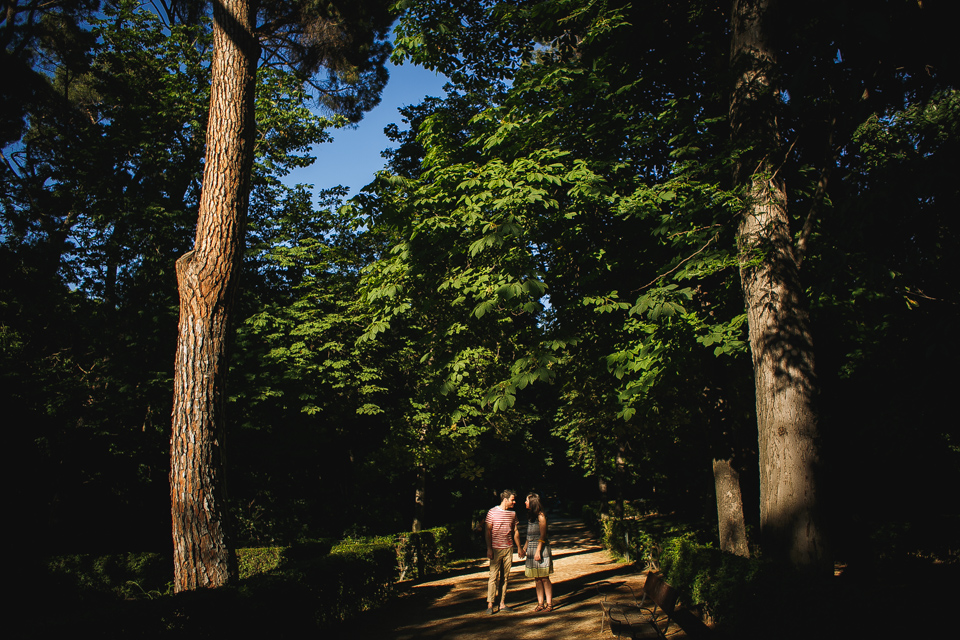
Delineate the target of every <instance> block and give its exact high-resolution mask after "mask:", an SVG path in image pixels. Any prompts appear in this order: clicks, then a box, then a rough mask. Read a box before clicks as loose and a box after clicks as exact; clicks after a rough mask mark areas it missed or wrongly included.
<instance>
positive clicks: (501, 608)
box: [500, 604, 513, 613]
mask: <svg viewBox="0 0 960 640" xmlns="http://www.w3.org/2000/svg"><path fill="white" fill-rule="evenodd" d="M500 611H504V612H506V613H513V607H508V606H507V605H505V604H502V605H500Z"/></svg>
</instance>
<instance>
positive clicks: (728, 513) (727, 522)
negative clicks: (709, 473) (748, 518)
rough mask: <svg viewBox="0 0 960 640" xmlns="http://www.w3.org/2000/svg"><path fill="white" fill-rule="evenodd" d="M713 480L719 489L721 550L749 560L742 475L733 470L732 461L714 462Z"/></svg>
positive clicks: (718, 507)
mask: <svg viewBox="0 0 960 640" xmlns="http://www.w3.org/2000/svg"><path fill="white" fill-rule="evenodd" d="M713 480H714V483H715V485H716V488H717V521H718V522H719V525H720V550H721V551H726V552H727V553H733V554H736V555H738V556H743V557H744V558H749V557H750V549H749V547H748V546H747V528H746V525H745V524H744V522H743V498H742V497H741V496H740V474H738V473H737V471H736V469H734V468H733V465H732V464H731V463H730V460H714V461H713Z"/></svg>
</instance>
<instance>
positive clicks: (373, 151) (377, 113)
mask: <svg viewBox="0 0 960 640" xmlns="http://www.w3.org/2000/svg"><path fill="white" fill-rule="evenodd" d="M389 69H390V80H389V82H388V83H387V87H386V89H384V91H383V94H382V97H381V100H380V104H379V105H378V106H377V108H376V109H374V110H372V111H370V112H369V113H367V114H366V116H365V117H364V119H363V120H361V121H360V124H359V125H358V126H357V128H356V129H338V130H335V131H333V142H327V143H324V144H321V145H317V146H315V147H314V148H313V155H314V156H316V158H317V160H316V162H314V163H313V165H312V166H310V167H307V168H306V169H297V170H295V171H293V172H291V173H290V175H288V176H287V177H286V179H285V180H284V182H286V183H287V184H291V185H292V184H312V185H313V186H314V187H315V188H316V189H328V188H330V187H335V186H337V185H343V186H345V187H348V188H349V189H350V193H349V196H354V195H356V194H357V193H358V192H359V191H360V189H362V188H363V187H364V186H365V185H367V184H368V183H369V182H371V181H372V180H373V175H374V174H375V173H376V172H377V171H379V170H380V169H382V168H383V165H384V163H385V160H384V159H383V158H382V157H381V156H380V152H381V151H383V150H384V149H387V148H388V147H391V146H392V144H391V142H390V141H389V140H388V139H387V137H386V136H385V135H383V128H384V127H386V126H387V125H388V124H390V123H396V124H398V125H402V124H403V123H402V122H401V120H402V117H401V116H400V113H399V112H398V111H397V109H398V108H400V107H403V106H406V105H411V104H419V103H420V102H421V101H422V100H423V98H424V97H425V96H428V95H429V96H442V95H443V85H444V83H445V82H446V78H445V77H444V76H441V75H437V74H435V73H434V72H432V71H428V70H426V69H424V68H422V67H417V66H414V65H412V64H405V65H402V66H399V67H398V66H395V65H390V66H389ZM349 196H348V197H349Z"/></svg>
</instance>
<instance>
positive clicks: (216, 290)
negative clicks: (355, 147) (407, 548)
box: [170, 0, 389, 591]
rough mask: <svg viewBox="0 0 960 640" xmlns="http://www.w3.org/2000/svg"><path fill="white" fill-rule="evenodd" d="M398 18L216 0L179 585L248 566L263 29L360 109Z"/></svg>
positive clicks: (176, 415)
mask: <svg viewBox="0 0 960 640" xmlns="http://www.w3.org/2000/svg"><path fill="white" fill-rule="evenodd" d="M258 18H261V19H262V22H260V24H258ZM388 25H389V13H388V11H387V10H386V6H385V3H381V2H369V3H350V2H343V3H326V2H315V1H312V0H301V1H298V2H294V3H284V4H283V5H281V6H275V5H272V4H269V3H263V4H261V3H259V2H257V1H256V0H215V1H214V2H213V31H214V49H213V66H212V81H211V95H210V117H209V125H208V129H207V156H206V163H205V166H204V179H203V187H202V192H201V198H200V211H199V219H198V222H197V235H196V241H195V244H194V248H193V250H192V251H190V252H188V253H187V254H185V255H184V256H182V257H181V258H180V259H179V260H178V261H177V279H178V286H179V291H180V322H179V338H178V342H177V355H176V365H175V376H174V407H173V433H172V435H171V440H170V443H171V444H170V458H171V463H170V467H171V468H170V492H171V510H172V516H173V540H174V556H175V557H174V565H175V579H174V588H175V589H176V590H177V591H182V590H185V589H195V588H197V587H215V586H220V585H223V584H225V583H226V582H227V581H228V580H229V579H230V577H231V576H233V575H235V573H236V569H235V566H234V562H235V560H234V559H233V555H232V553H231V552H230V550H229V549H228V542H227V531H226V518H225V515H226V512H225V491H226V486H225V482H224V477H223V474H224V463H223V451H224V449H223V447H224V437H225V420H224V415H223V414H224V401H225V392H224V377H225V373H226V369H227V367H226V347H227V337H228V334H227V331H228V326H229V324H228V321H229V317H230V310H231V307H232V305H233V299H234V297H235V291H236V286H237V277H238V275H239V268H240V264H241V258H242V252H243V234H244V226H245V223H246V214H247V207H248V200H249V191H250V172H251V168H252V166H253V160H254V140H255V135H256V123H255V95H254V87H255V81H256V74H257V66H258V62H259V60H260V54H261V51H262V48H261V39H262V41H263V48H265V49H266V50H267V52H268V56H267V59H268V61H270V62H272V63H275V64H279V65H290V66H293V67H294V68H296V69H297V70H298V71H300V72H302V73H303V74H304V75H303V77H304V79H307V78H309V77H310V76H311V75H312V74H313V73H315V72H316V71H317V70H318V69H319V68H326V69H327V70H328V71H329V74H328V81H327V82H326V83H325V86H324V89H326V92H325V93H323V94H322V96H321V99H322V100H323V101H324V102H325V104H327V105H328V106H329V107H330V108H331V109H335V110H339V111H343V112H346V113H347V114H348V115H349V116H350V117H351V118H352V119H359V117H360V115H361V114H362V113H363V111H365V110H366V109H368V108H371V107H372V106H374V105H375V104H376V102H377V101H378V99H379V91H380V90H381V89H382V87H383V84H384V83H385V81H386V75H385V71H384V70H383V62H384V58H385V55H386V53H387V48H386V46H385V45H383V44H382V41H383V39H384V37H385V33H386V29H387V27H388ZM345 85H346V86H345ZM351 85H352V86H353V90H350V86H351Z"/></svg>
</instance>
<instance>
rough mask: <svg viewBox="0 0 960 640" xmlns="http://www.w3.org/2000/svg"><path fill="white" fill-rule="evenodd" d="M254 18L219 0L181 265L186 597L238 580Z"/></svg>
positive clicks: (179, 373)
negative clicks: (233, 543)
mask: <svg viewBox="0 0 960 640" xmlns="http://www.w3.org/2000/svg"><path fill="white" fill-rule="evenodd" d="M254 15H255V14H254V11H253V9H252V6H251V3H250V2H248V1H246V0H220V1H216V2H214V53H213V66H212V77H213V81H212V86H211V95H210V121H209V125H208V128H207V154H206V160H205V163H206V164H205V166H204V173H203V191H202V195H201V200H200V212H199V220H198V222H197V234H196V242H195V244H194V248H193V250H192V251H190V252H189V253H187V254H185V255H184V256H182V257H181V258H180V259H179V260H177V282H178V287H179V292H180V323H179V337H178V341H177V355H176V363H175V374H174V403H173V432H172V435H171V438H170V497H171V512H172V519H173V546H174V589H175V590H176V591H183V590H187V589H196V588H199V587H217V586H221V585H223V584H225V583H226V582H227V581H228V580H229V579H230V578H231V577H232V576H234V575H235V574H236V561H235V558H234V556H233V554H232V553H231V551H230V550H229V548H228V545H227V531H226V505H225V493H226V488H225V483H224V469H223V447H224V431H225V425H224V415H223V411H224V399H225V393H224V377H225V373H226V370H227V363H226V342H227V330H228V319H229V314H230V308H231V306H232V302H233V298H234V293H235V291H236V282H237V277H238V273H239V268H240V261H241V257H242V251H243V229H244V222H245V219H246V213H247V204H248V200H249V189H250V187H249V185H250V172H251V169H252V166H253V143H254V132H255V111H254V91H255V86H256V85H255V79H256V67H257V60H258V58H259V45H258V44H257V41H256V39H255V37H254V35H253V20H254Z"/></svg>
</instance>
